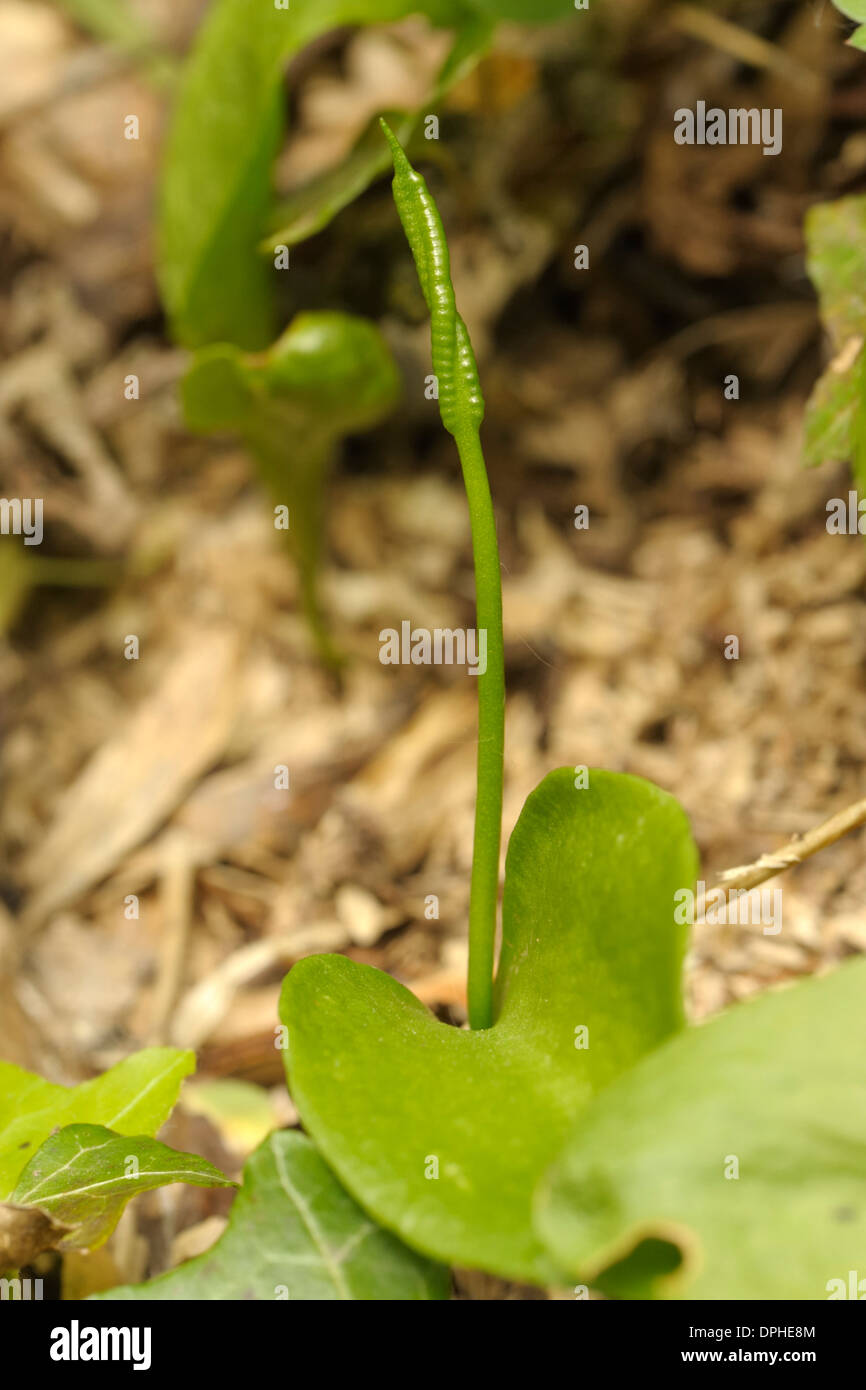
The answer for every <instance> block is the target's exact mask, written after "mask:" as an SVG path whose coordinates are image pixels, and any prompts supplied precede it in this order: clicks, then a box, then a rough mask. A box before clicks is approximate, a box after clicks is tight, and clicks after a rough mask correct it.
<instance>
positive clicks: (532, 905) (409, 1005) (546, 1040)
mask: <svg viewBox="0 0 866 1390" xmlns="http://www.w3.org/2000/svg"><path fill="white" fill-rule="evenodd" d="M696 868H697V866H696V854H695V850H694V846H693V844H692V840H691V836H690V834H689V830H688V825H687V822H686V819H685V816H684V815H683V812H682V810H681V809H680V807H679V806H678V805H677V803H676V802H675V801H674V800H673V799H672V798H671V797H670V796H667V795H666V794H665V793H664V792H662V791H660V790H659V789H658V788H657V787H654V786H652V785H651V784H650V783H648V782H644V781H643V780H641V779H640V778H636V777H630V776H626V775H624V774H616V773H610V772H600V771H598V772H597V771H593V772H591V773H590V775H589V786H588V787H587V788H584V789H582V790H578V789H577V788H576V787H575V785H574V776H573V774H572V772H571V771H570V770H569V769H560V770H559V771H557V772H553V773H551V774H550V775H549V776H548V777H546V778H545V779H544V781H543V782H542V783H541V784H540V786H539V787H538V788H537V789H536V790H535V791H534V792H533V793H532V795H531V796H530V797H529V799H528V801H527V803H526V805H525V806H524V808H523V811H522V813H521V816H520V819H519V821H518V823H517V826H516V828H515V830H514V833H513V835H512V837H511V842H510V845H509V849H508V859H507V866H506V876H505V895H504V902H503V945H502V954H501V960H500V968H499V977H498V981H497V1008H498V1016H497V1020H496V1023H495V1025H494V1026H493V1027H492V1028H490V1029H486V1030H476V1031H473V1032H464V1031H462V1030H460V1029H457V1028H453V1027H449V1026H448V1025H446V1024H444V1023H440V1022H439V1021H438V1020H437V1019H436V1018H434V1016H433V1015H432V1014H431V1013H430V1011H429V1010H428V1009H426V1008H425V1007H424V1005H423V1004H421V1003H420V1002H419V1001H418V1000H417V999H416V998H415V996H414V995H413V994H411V993H410V992H409V990H407V989H405V988H404V987H403V986H402V985H400V984H399V983H398V982H397V981H396V980H394V979H392V978H391V977H390V976H388V975H385V974H382V973H381V972H380V971H378V970H374V969H372V968H371V967H369V966H366V965H359V964H356V963H355V962H353V961H350V960H347V959H346V958H345V957H342V956H313V957H310V958H308V959H307V960H303V961H300V962H299V963H298V964H297V965H296V966H295V967H294V968H293V969H292V970H291V971H290V973H289V975H288V976H287V978H286V981H285V984H284V986H283V994H282V1000H281V1006H280V1012H281V1017H282V1019H283V1022H284V1023H285V1024H286V1025H287V1031H288V1047H287V1052H286V1067H287V1072H288V1078H289V1086H290V1089H291V1092H292V1096H293V1098H294V1101H295V1104H296V1105H297V1106H298V1109H299V1111H300V1113H301V1116H302V1118H303V1121H304V1125H305V1127H306V1128H307V1129H308V1130H309V1132H310V1133H311V1134H312V1136H313V1138H314V1139H315V1141H316V1143H317V1145H318V1147H319V1148H320V1149H321V1151H322V1153H323V1155H324V1157H325V1159H326V1160H327V1162H328V1163H329V1164H330V1165H331V1167H332V1168H333V1169H334V1170H335V1172H336V1173H337V1175H338V1177H339V1178H340V1179H341V1181H342V1182H343V1183H344V1184H345V1185H346V1187H347V1188H348V1189H349V1191H350V1192H351V1193H352V1194H353V1195H354V1196H355V1197H356V1198H357V1200H358V1201H359V1202H360V1203H361V1205H362V1206H363V1207H364V1208H365V1209H366V1210H367V1211H368V1212H370V1213H371V1215H372V1216H373V1217H374V1218H375V1219H376V1220H377V1221H379V1222H380V1223H381V1224H382V1225H383V1226H385V1227H387V1228H388V1229H390V1230H393V1231H394V1232H396V1233H397V1234H398V1235H400V1236H401V1237H402V1238H403V1239H404V1240H405V1241H406V1242H407V1244H410V1245H412V1246H414V1247H415V1248H416V1249H418V1250H421V1251H423V1252H424V1253H426V1254H429V1255H431V1256H432V1257H434V1258H437V1259H441V1260H443V1261H447V1262H449V1263H455V1264H460V1265H467V1266H474V1267H480V1268H483V1269H488V1270H491V1271H493V1272H494V1273H498V1274H502V1275H505V1276H506V1277H514V1278H521V1279H528V1280H536V1281H540V1282H545V1281H548V1280H550V1279H552V1278H553V1277H554V1276H555V1269H554V1266H553V1262H552V1261H551V1260H550V1259H549V1257H547V1256H546V1255H545V1253H544V1251H543V1250H542V1247H541V1244H540V1242H539V1241H538V1239H537V1237H536V1236H535V1235H534V1233H533V1231H532V1223H531V1198H532V1192H533V1189H534V1187H535V1185H536V1183H537V1181H538V1179H539V1178H540V1176H541V1175H542V1173H543V1172H544V1171H545V1169H546V1168H547V1166H548V1164H549V1163H550V1162H552V1160H553V1158H554V1156H555V1155H556V1153H557V1152H558V1151H559V1149H560V1148H561V1147H562V1145H563V1143H564V1142H565V1139H566V1137H567V1135H568V1134H569V1132H570V1131H571V1129H572V1128H573V1125H574V1123H575V1120H576V1119H577V1118H578V1117H579V1116H580V1114H581V1112H582V1111H583V1109H584V1108H585V1106H586V1105H587V1103H588V1102H589V1101H590V1099H591V1097H592V1096H593V1095H594V1094H595V1093H596V1092H597V1091H598V1090H599V1089H600V1088H601V1087H603V1086H605V1085H607V1084H608V1083H609V1082H610V1081H612V1080H613V1078H614V1077H615V1076H617V1075H618V1074H619V1073H620V1072H621V1071H623V1070H625V1069H627V1068H628V1067H630V1066H632V1065H633V1064H634V1063H635V1062H636V1061H637V1060H638V1059H639V1058H640V1057H642V1056H643V1055H644V1053H646V1052H648V1051H649V1050H651V1049H652V1048H654V1047H657V1046H658V1045H659V1044H660V1043H661V1042H663V1041H664V1040H665V1039H666V1038H668V1037H669V1036H670V1035H671V1034H672V1033H674V1032H676V1031H677V1029H679V1028H680V1027H681V1026H682V1023H683V1012H682V1002H681V980H680V976H681V966H682V955H683V950H684V946H685V935H684V934H685V928H683V927H680V926H677V925H676V924H675V923H674V894H675V892H676V891H677V890H678V889H680V888H683V887H687V886H689V885H690V884H691V883H692V882H693V880H694V877H695V874H696ZM581 1029H586V1030H587V1031H586V1033H585V1034H584V1033H582V1032H581V1031H580V1030H581ZM584 1041H585V1042H587V1043H588V1046H585V1047H584V1046H582V1044H583V1043H584Z"/></svg>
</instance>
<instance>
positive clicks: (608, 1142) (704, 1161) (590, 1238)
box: [537, 961, 866, 1299]
mask: <svg viewBox="0 0 866 1390" xmlns="http://www.w3.org/2000/svg"><path fill="white" fill-rule="evenodd" d="M864 1005H866V961H857V962H856V963H853V964H849V965H845V966H843V967H842V968H841V969H838V970H836V971H834V973H833V974H832V975H828V976H826V977H823V978H821V979H818V980H809V981H806V982H805V983H802V984H798V985H794V986H793V987H788V988H785V989H783V990H780V991H777V992H773V993H771V994H767V995H764V996H762V997H761V998H760V999H759V1000H757V1001H754V1002H750V1003H746V1004H740V1005H737V1006H736V1007H735V1008H733V1009H731V1010H730V1011H729V1012H727V1013H725V1014H723V1015H722V1016H721V1017H720V1018H718V1019H714V1020H713V1021H712V1022H711V1023H707V1024H705V1025H703V1026H701V1027H699V1028H690V1029H689V1030H688V1031H687V1032H686V1033H683V1034H680V1036H679V1037H677V1038H674V1039H673V1040H672V1041H671V1042H669V1043H667V1044H666V1045H665V1046H664V1047H662V1048H660V1049H659V1050H658V1051H657V1052H654V1053H653V1055H652V1056H651V1057H647V1058H645V1060H644V1061H643V1062H641V1063H640V1065H639V1066H638V1067H636V1068H635V1069H634V1070H633V1071H631V1072H630V1073H629V1074H628V1075H627V1076H623V1077H621V1078H620V1080H619V1081H617V1082H616V1083H615V1084H614V1085H613V1086H611V1087H610V1088H609V1090H607V1091H606V1092H605V1093H604V1094H603V1095H602V1096H599V1097H598V1099H597V1100H595V1101H594V1102H593V1104H592V1106H591V1107H590V1109H589V1110H588V1111H587V1112H586V1114H585V1115H584V1116H583V1117H582V1119H581V1121H580V1125H579V1127H578V1128H577V1129H576V1130H575V1133H574V1135H573V1138H572V1139H571V1141H570V1142H569V1144H568V1146H567V1147H566V1149H565V1151H564V1153H563V1155H562V1156H561V1157H560V1159H559V1160H558V1161H557V1163H556V1164H555V1165H554V1167H553V1170H552V1173H551V1175H550V1176H549V1177H548V1178H547V1179H546V1181H545V1182H544V1183H543V1185H542V1187H541V1190H540V1193H539V1197H538V1204H537V1228H538V1230H539V1232H540V1234H541V1235H542V1236H543V1238H544V1240H545V1241H546V1243H547V1246H548V1248H549V1250H550V1252H551V1255H552V1257H553V1258H554V1259H555V1260H556V1262H557V1263H558V1264H559V1265H561V1266H562V1267H563V1268H564V1269H566V1270H568V1271H569V1272H570V1273H571V1274H572V1275H574V1276H575V1277H576V1278H579V1279H582V1280H583V1281H584V1282H586V1283H595V1284H597V1285H598V1286H599V1287H600V1288H601V1289H603V1290H605V1291H608V1292H610V1293H613V1294H615V1295H616V1296H618V1297H626V1298H641V1297H646V1296H647V1295H648V1294H653V1295H655V1296H659V1297H668V1298H698V1299H712V1298H723V1299H730V1298H744V1299H769V1298H782V1299H796V1298H815V1299H818V1298H826V1297H827V1296H828V1293H829V1292H831V1291H832V1284H831V1281H833V1280H845V1281H847V1279H848V1272H849V1270H852V1269H855V1270H856V1269H859V1270H860V1272H861V1275H866V1268H864V1250H866V1068H864V1061H863V1059H864V1056H866V1006H864ZM672 1245H675V1246H678V1247H679V1249H680V1251H681V1253H682V1256H683V1259H682V1263H681V1264H680V1266H679V1268H678V1269H676V1270H675V1272H673V1273H671V1272H670V1271H671V1269H672V1265H676V1264H677V1261H676V1260H673V1261H672V1260H671V1258H670V1257H671V1246H672ZM629 1256H630V1258H629Z"/></svg>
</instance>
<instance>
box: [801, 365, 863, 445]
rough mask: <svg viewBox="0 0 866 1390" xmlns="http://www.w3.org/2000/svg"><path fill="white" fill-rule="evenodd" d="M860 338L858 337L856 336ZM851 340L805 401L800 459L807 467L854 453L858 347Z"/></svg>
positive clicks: (857, 396) (858, 400)
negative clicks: (851, 349) (848, 348)
mask: <svg viewBox="0 0 866 1390" xmlns="http://www.w3.org/2000/svg"><path fill="white" fill-rule="evenodd" d="M860 342H862V340H860ZM860 342H858V341H854V340H852V348H853V350H854V355H853V361H852V360H851V352H849V351H846V352H844V353H843V354H841V355H840V356H839V357H837V358H836V359H835V360H834V361H833V362H831V363H830V364H829V366H828V367H826V368H825V370H824V372H823V374H822V375H821V376H820V377H819V378H818V380H817V381H816V383H815V385H814V386H813V388H812V393H811V395H810V396H809V400H808V403H807V405H806V419H805V432H804V439H803V462H804V463H805V464H806V466H807V468H817V467H818V466H819V465H820V464H822V463H841V462H843V461H845V460H848V459H850V458H851V457H852V454H853V453H854V421H855V418H856V416H857V411H858V407H859V404H860V381H859V373H860V367H861V366H862V357H863V353H862V347H861V346H860Z"/></svg>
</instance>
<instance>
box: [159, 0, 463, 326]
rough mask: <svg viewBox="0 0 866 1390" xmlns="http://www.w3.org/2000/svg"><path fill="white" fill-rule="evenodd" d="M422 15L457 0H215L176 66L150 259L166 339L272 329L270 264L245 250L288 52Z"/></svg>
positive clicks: (259, 224)
mask: <svg viewBox="0 0 866 1390" xmlns="http://www.w3.org/2000/svg"><path fill="white" fill-rule="evenodd" d="M418 12H421V13H424V14H426V15H427V16H428V17H429V18H430V19H431V20H432V21H433V22H434V23H437V24H451V23H461V22H462V21H463V20H465V19H466V17H467V15H468V14H469V10H468V9H467V7H466V6H465V5H463V4H460V3H459V0H316V3H315V4H314V5H310V4H296V5H292V6H291V7H290V8H288V9H277V8H276V6H275V5H274V4H273V3H270V0H266V3H262V0H216V3H215V4H213V5H212V6H211V9H210V11H209V13H208V16H207V18H206V20H205V22H204V24H203V26H202V28H201V30H200V32H199V34H198V36H197V40H196V44H195V47H194V49H193V52H192V54H191V57H190V59H189V62H188V63H187V65H186V69H185V72H184V76H183V80H182V83H181V89H180V92H179V95H178V100H177V105H176V109H175V112H174V117H173V120H172V125H171V130H170V133H169V138H168V142H167V147H166V154H165V163H164V170H163V179H162V188H161V197H160V212H159V227H158V248H157V266H158V273H159V281H160V287H161V290H162V296H163V300H164V303H165V305H166V308H167V310H168V313H169V317H170V319H171V321H172V325H173V330H174V333H175V336H176V337H177V339H178V340H179V341H180V342H181V343H183V344H184V345H185V346H187V347H201V346H203V345H204V344H205V343H212V342H231V343H235V344H237V346H239V347H242V348H246V349H248V350H253V349H260V348H264V347H265V345H266V344H267V343H269V342H271V341H272V339H273V337H274V333H275V326H276V325H275V321H274V317H273V314H274V310H273V303H272V298H273V297H272V294H271V286H270V275H271V268H270V266H269V264H268V262H267V261H266V260H264V259H263V258H262V257H261V255H260V253H259V251H258V249H257V247H258V243H259V241H260V240H261V238H262V236H263V235H264V233H265V230H266V227H267V224H268V216H269V213H270V211H271V204H272V194H271V166H272V164H273V162H274V159H275V158H276V154H277V150H278V149H279V145H280V142H281V140H282V135H283V126H284V115H283V106H284V97H283V91H282V73H283V69H284V67H285V65H286V63H287V62H288V60H289V58H290V57H292V56H293V55H294V54H295V53H297V52H298V51H299V50H300V49H301V48H303V47H304V46H305V45H306V44H307V43H309V42H311V40H313V39H315V38H316V37H317V36H318V35H319V34H323V33H326V32H327V31H328V30H329V29H334V28H337V27H338V26H340V25H343V24H374V23H387V22H390V21H392V20H396V19H402V18H403V17H404V16H405V15H407V14H412V13H418Z"/></svg>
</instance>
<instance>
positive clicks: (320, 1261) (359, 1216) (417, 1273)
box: [99, 1130, 450, 1302]
mask: <svg viewBox="0 0 866 1390" xmlns="http://www.w3.org/2000/svg"><path fill="white" fill-rule="evenodd" d="M449 1285H450V1280H449V1275H448V1271H447V1270H446V1269H443V1268H442V1267H441V1265H434V1264H431V1263H430V1261H429V1260H425V1259H423V1258H422V1257H421V1256H419V1255H416V1254H414V1253H413V1251H411V1250H407V1249H406V1246H405V1245H401V1244H400V1242H399V1241H398V1240H395V1239H394V1237H393V1236H391V1235H388V1233H387V1232H386V1231H382V1230H379V1229H378V1227H376V1226H374V1225H373V1224H372V1222H371V1221H369V1220H368V1219H367V1217H366V1216H365V1215H364V1213H363V1212H362V1211H361V1210H360V1208H359V1207H358V1206H356V1205H355V1203H354V1202H353V1201H352V1199H351V1197H350V1196H349V1195H348V1193H346V1192H344V1190H343V1188H342V1187H340V1184H339V1183H338V1182H337V1180H336V1178H335V1177H334V1175H333V1173H332V1172H331V1171H330V1169H329V1168H328V1167H327V1166H326V1165H325V1164H324V1163H323V1162H322V1159H321V1158H320V1157H319V1155H318V1154H317V1153H316V1150H315V1149H314V1147H313V1145H312V1144H311V1143H310V1141H309V1139H306V1138H305V1137H304V1136H303V1135H302V1134H298V1133H296V1132H293V1131H290V1130H289V1131H282V1132H280V1133H276V1134H271V1135H269V1136H268V1138H267V1139H265V1140H264V1142H263V1143H262V1144H260V1145H259V1147H258V1148H257V1149H256V1151H255V1153H254V1154H253V1155H252V1157H251V1158H250V1159H249V1161H248V1162H247V1164H246V1166H245V1168H244V1185H243V1187H242V1189H241V1191H240V1192H239V1193H238V1195H237V1197H236V1198H235V1201H234V1204H233V1206H232V1211H231V1217H230V1219H229V1224H228V1228H227V1229H226V1231H225V1232H224V1234H223V1235H222V1236H221V1237H220V1239H219V1240H218V1241H217V1243H216V1245H214V1246H213V1248H212V1249H211V1250H208V1251H206V1252H205V1254H203V1255H199V1256H198V1257H197V1258H196V1259H194V1260H190V1261H189V1262H188V1263H187V1264H184V1265H181V1266H180V1268H179V1269H175V1270H172V1271H170V1273H168V1274H162V1275H160V1276H159V1278H157V1279H152V1280H151V1281H150V1283H148V1284H139V1285H137V1286H135V1287H131V1286H127V1287H124V1288H117V1289H111V1290H109V1292H108V1293H104V1294H100V1295H99V1297H100V1298H102V1299H109V1300H110V1299H165V1300H170V1301H171V1300H175V1299H188V1300H196V1299H223V1300H225V1299H261V1300H263V1301H264V1300H269V1299H270V1300H273V1299H292V1300H295V1299H301V1300H315V1301H317V1302H322V1301H325V1300H328V1301H331V1300H337V1299H363V1300H396V1299H399V1300H411V1299H439V1298H447V1297H448V1290H449Z"/></svg>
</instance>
